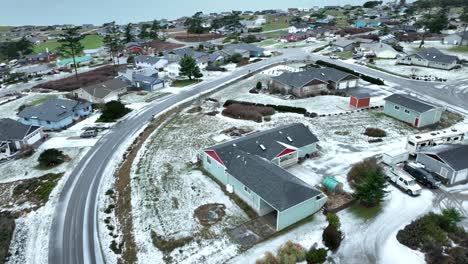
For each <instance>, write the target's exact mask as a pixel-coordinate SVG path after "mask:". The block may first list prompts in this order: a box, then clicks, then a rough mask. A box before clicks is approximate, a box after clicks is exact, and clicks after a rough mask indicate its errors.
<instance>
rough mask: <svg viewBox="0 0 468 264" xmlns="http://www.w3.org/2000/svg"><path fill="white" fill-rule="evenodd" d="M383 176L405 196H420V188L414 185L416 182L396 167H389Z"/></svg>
mask: <svg viewBox="0 0 468 264" xmlns="http://www.w3.org/2000/svg"><path fill="white" fill-rule="evenodd" d="M385 176H386V178H387V179H388V180H389V181H390V182H393V183H394V184H395V185H396V186H398V187H399V188H400V189H402V190H403V191H405V192H406V193H407V194H409V195H413V196H416V195H420V194H421V190H422V189H421V186H419V185H418V184H417V183H416V180H415V179H414V178H413V177H411V176H410V175H409V174H408V173H406V172H405V171H403V170H401V169H399V168H398V167H390V168H388V169H387V170H385Z"/></svg>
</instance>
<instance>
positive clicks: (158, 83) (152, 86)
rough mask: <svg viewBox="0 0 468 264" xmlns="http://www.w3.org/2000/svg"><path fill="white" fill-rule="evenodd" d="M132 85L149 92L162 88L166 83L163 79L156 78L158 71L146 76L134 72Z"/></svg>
mask: <svg viewBox="0 0 468 264" xmlns="http://www.w3.org/2000/svg"><path fill="white" fill-rule="evenodd" d="M132 85H133V87H135V88H139V89H143V90H145V91H149V92H151V91H155V90H157V89H161V88H164V87H165V86H166V83H165V82H164V80H163V79H159V78H158V73H155V74H153V75H150V76H147V75H144V74H141V73H137V72H134V73H133V75H132Z"/></svg>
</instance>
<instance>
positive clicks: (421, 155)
mask: <svg viewBox="0 0 468 264" xmlns="http://www.w3.org/2000/svg"><path fill="white" fill-rule="evenodd" d="M416 161H417V162H418V163H421V164H423V165H424V166H425V168H426V169H428V170H429V171H431V172H433V173H436V174H437V175H439V176H440V177H442V178H443V179H445V181H446V183H447V184H456V183H460V182H465V181H467V180H468V145H461V144H446V145H438V146H434V147H430V148H424V149H422V150H421V151H420V152H418V153H417V158H416Z"/></svg>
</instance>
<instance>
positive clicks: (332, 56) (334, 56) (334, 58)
mask: <svg viewBox="0 0 468 264" xmlns="http://www.w3.org/2000/svg"><path fill="white" fill-rule="evenodd" d="M330 59H333V60H337V59H338V56H337V55H335V54H332V55H330Z"/></svg>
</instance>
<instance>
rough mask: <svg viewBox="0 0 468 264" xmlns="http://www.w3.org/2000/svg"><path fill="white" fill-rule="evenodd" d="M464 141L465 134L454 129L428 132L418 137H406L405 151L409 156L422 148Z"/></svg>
mask: <svg viewBox="0 0 468 264" xmlns="http://www.w3.org/2000/svg"><path fill="white" fill-rule="evenodd" d="M464 140H465V133H464V132H461V131H458V130H456V129H447V130H441V131H434V132H428V133H423V134H418V135H411V136H408V141H407V143H406V149H407V150H408V152H409V154H411V155H413V156H414V155H416V153H417V152H418V151H419V150H421V148H424V147H432V146H437V145H440V144H456V143H461V142H463V141H464Z"/></svg>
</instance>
